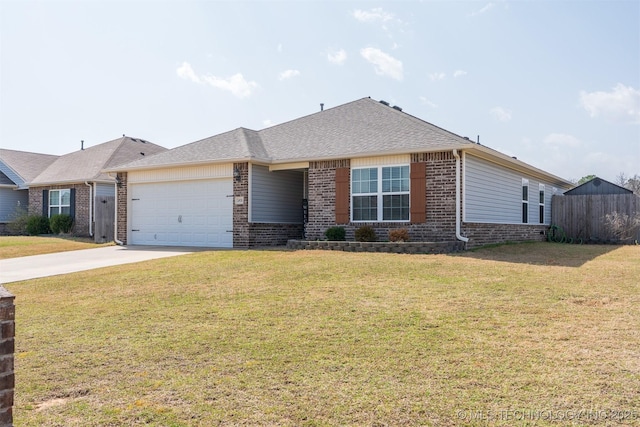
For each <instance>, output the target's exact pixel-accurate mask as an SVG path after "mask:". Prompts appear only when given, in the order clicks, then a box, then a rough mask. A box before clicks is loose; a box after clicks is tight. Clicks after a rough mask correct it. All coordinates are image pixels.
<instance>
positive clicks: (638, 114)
mask: <svg viewBox="0 0 640 427" xmlns="http://www.w3.org/2000/svg"><path fill="white" fill-rule="evenodd" d="M580 104H581V105H582V107H583V108H584V109H585V110H587V112H588V113H589V115H590V116H591V117H593V118H598V117H602V118H604V119H605V120H608V121H611V122H618V123H640V90H636V89H634V88H633V87H631V86H625V85H623V84H622V83H618V84H617V85H616V86H615V87H614V88H613V89H612V90H611V92H585V91H581V92H580Z"/></svg>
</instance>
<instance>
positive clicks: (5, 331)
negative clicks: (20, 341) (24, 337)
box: [0, 286, 16, 427]
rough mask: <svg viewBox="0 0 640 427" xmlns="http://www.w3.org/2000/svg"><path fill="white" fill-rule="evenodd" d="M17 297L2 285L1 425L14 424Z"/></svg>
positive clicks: (0, 331) (0, 332) (0, 304)
mask: <svg viewBox="0 0 640 427" xmlns="http://www.w3.org/2000/svg"><path fill="white" fill-rule="evenodd" d="M14 299H15V297H14V296H13V295H11V294H10V293H9V292H7V290H6V289H5V288H4V287H2V286H0V334H1V336H0V427H7V426H12V425H13V395H14V389H15V374H14V351H15V341H14V338H15V314H16V309H15V305H14Z"/></svg>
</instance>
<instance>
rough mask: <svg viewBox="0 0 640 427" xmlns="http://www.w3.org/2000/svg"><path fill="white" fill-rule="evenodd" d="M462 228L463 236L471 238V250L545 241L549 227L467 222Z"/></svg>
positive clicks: (468, 246) (468, 245)
mask: <svg viewBox="0 0 640 427" xmlns="http://www.w3.org/2000/svg"><path fill="white" fill-rule="evenodd" d="M461 228H462V234H463V235H465V236H467V237H468V238H469V242H467V249H471V248H476V247H478V246H483V245H488V244H492V243H505V242H525V241H544V240H545V239H546V238H547V237H546V232H547V229H548V228H549V226H547V225H544V224H543V225H539V224H535V225H534V224H531V225H525V224H480V223H469V222H465V223H463V224H462V227H461Z"/></svg>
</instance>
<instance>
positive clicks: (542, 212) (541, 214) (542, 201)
mask: <svg viewBox="0 0 640 427" xmlns="http://www.w3.org/2000/svg"><path fill="white" fill-rule="evenodd" d="M538 188H539V192H540V200H539V201H538V203H539V208H538V209H539V211H540V217H539V218H540V224H544V184H538Z"/></svg>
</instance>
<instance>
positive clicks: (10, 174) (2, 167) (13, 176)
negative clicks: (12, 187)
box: [0, 160, 24, 185]
mask: <svg viewBox="0 0 640 427" xmlns="http://www.w3.org/2000/svg"><path fill="white" fill-rule="evenodd" d="M0 172H2V173H3V174H5V175H6V176H7V178H9V179H10V180H11V181H13V182H14V183H16V185H23V184H24V180H23V179H22V178H21V177H20V175H18V174H17V173H15V172H14V171H13V169H11V168H10V167H9V166H7V165H6V164H5V163H4V162H3V161H1V160H0Z"/></svg>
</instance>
